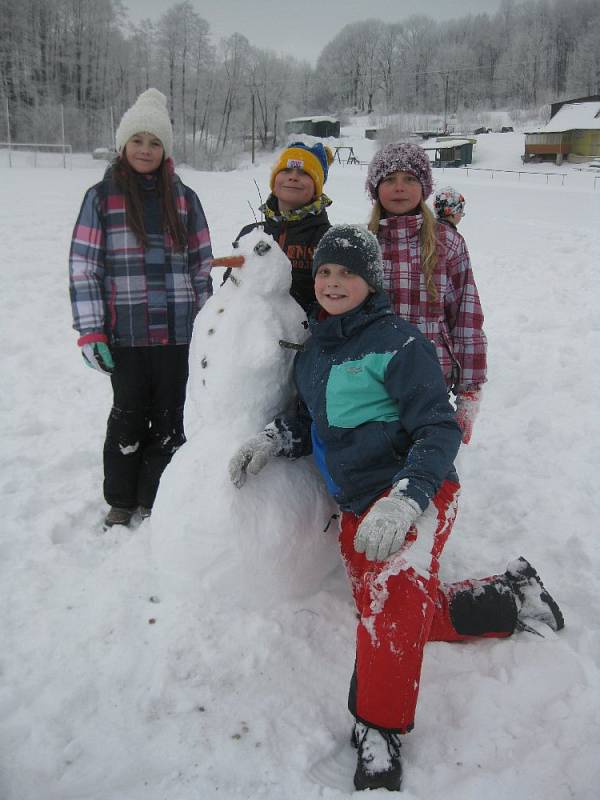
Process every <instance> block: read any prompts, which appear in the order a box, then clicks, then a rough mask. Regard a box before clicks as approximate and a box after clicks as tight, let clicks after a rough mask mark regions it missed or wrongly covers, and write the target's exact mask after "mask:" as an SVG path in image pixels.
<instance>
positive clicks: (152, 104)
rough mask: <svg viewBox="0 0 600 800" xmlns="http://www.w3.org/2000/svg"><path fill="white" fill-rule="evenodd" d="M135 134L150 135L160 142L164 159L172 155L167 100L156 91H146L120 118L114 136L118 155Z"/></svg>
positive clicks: (171, 135)
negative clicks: (163, 151)
mask: <svg viewBox="0 0 600 800" xmlns="http://www.w3.org/2000/svg"><path fill="white" fill-rule="evenodd" d="M136 133H151V134H152V135H153V136H156V137H157V138H158V139H160V140H161V142H162V146H163V147H164V149H165V158H171V156H172V155H173V128H172V127H171V120H170V119H169V112H168V111H167V98H166V97H165V96H164V94H163V93H162V92H159V91H158V89H146V91H145V92H142V93H141V95H140V96H139V97H138V99H137V100H136V101H135V103H134V104H133V105H132V106H131V108H128V109H127V111H126V112H125V113H124V114H123V116H122V117H121V122H120V123H119V127H118V128H117V133H116V134H115V144H116V146H117V151H118V152H119V153H121V152H122V151H123V148H124V147H125V145H126V144H127V142H128V141H129V140H130V139H131V137H132V136H135V134H136Z"/></svg>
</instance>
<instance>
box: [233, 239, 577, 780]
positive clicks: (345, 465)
mask: <svg viewBox="0 0 600 800" xmlns="http://www.w3.org/2000/svg"><path fill="white" fill-rule="evenodd" d="M313 276H314V281H315V294H316V298H317V301H318V303H319V306H320V308H317V310H316V312H315V313H313V314H312V315H311V318H310V329H311V334H312V336H311V338H310V339H309V340H308V341H307V343H306V344H305V346H304V350H303V351H302V352H300V353H298V355H297V357H296V361H295V365H294V377H295V382H296V387H297V390H298V396H299V399H298V407H297V413H296V415H295V416H291V417H281V418H278V419H276V420H274V422H272V423H271V424H270V425H268V426H267V427H266V428H265V430H264V431H263V432H262V433H261V434H259V435H258V436H256V437H254V438H253V439H251V440H250V441H248V442H247V443H246V444H245V445H243V446H242V447H241V448H240V449H239V451H238V452H237V453H236V455H235V456H234V457H233V459H232V460H231V462H230V466H229V469H230V475H231V479H232V481H233V483H234V484H235V485H236V486H237V487H241V486H242V485H243V484H244V482H245V480H246V476H247V473H251V474H256V473H257V472H258V471H259V470H260V469H262V467H263V466H264V465H265V464H266V462H267V460H268V458H269V457H270V456H279V455H285V456H288V457H291V458H297V457H299V456H304V455H308V454H309V453H311V452H312V454H313V457H314V459H315V461H316V463H317V465H318V466H319V468H320V470H321V472H322V474H323V476H324V478H325V481H326V483H327V486H328V489H329V491H330V492H331V494H332V495H333V497H334V498H335V500H336V501H337V503H338V504H339V506H340V508H341V510H342V515H341V520H340V535H339V541H340V547H341V551H342V556H343V559H344V562H345V565H346V569H347V572H348V575H349V577H350V581H351V583H352V591H353V594H354V600H355V603H356V607H357V610H358V614H359V623H358V629H357V644H356V661H355V668H354V675H353V678H352V682H351V686H350V697H349V708H350V711H351V713H352V714H353V716H354V718H355V720H356V722H355V725H354V729H353V733H352V743H353V744H354V745H355V746H356V748H357V753H358V763H357V767H356V773H355V776H354V784H355V786H356V788H357V789H376V788H387V789H390V790H399V789H400V784H401V778H402V766H401V762H400V743H401V736H402V734H406V733H408V732H409V731H410V730H411V729H412V727H413V723H414V714H415V707H416V703H417V695H418V690H419V679H420V672H421V663H422V657H423V648H424V645H425V643H426V642H427V641H432V640H437V641H464V640H466V639H471V638H473V636H477V635H485V636H497V637H503V636H508V635H510V634H511V633H512V632H513V631H514V630H515V629H516V628H519V627H520V628H523V627H525V625H524V623H523V619H525V618H528V617H535V618H537V619H542V620H543V621H544V622H546V623H547V624H548V625H550V626H551V627H552V628H554V629H555V630H558V629H560V628H562V627H563V625H564V622H563V618H562V615H561V613H560V610H559V608H558V606H557V605H556V603H555V602H554V601H553V600H552V598H551V597H550V596H549V595H548V593H547V592H546V591H545V589H544V587H543V585H542V583H541V581H540V579H539V577H538V575H537V573H536V571H535V570H534V569H533V567H532V566H531V565H530V564H529V563H528V562H527V561H525V559H522V558H521V559H516V560H515V561H513V562H511V564H509V567H508V570H507V572H506V573H504V574H502V575H497V576H493V577H490V578H486V579H484V580H483V581H478V582H477V584H476V585H475V584H474V582H469V581H466V582H465V581H463V582H461V583H460V584H456V585H453V586H444V585H442V584H440V581H439V578H438V572H439V558H440V555H441V552H442V550H443V547H444V545H445V543H446V540H447V538H448V536H449V534H450V531H451V529H452V524H453V522H454V518H455V516H456V508H457V497H458V492H459V484H458V477H457V475H456V472H455V470H454V465H453V461H454V458H455V456H456V453H457V452H458V448H459V445H460V441H461V430H460V428H459V426H458V424H457V423H456V420H455V414H454V410H453V409H452V406H451V405H450V403H449V401H448V393H447V389H446V384H445V382H444V378H443V376H442V372H441V369H440V366H439V363H438V360H437V357H436V353H435V348H434V347H433V345H432V344H431V342H429V341H428V340H427V339H426V338H425V337H424V336H423V335H422V334H421V333H420V332H419V330H418V329H417V328H416V327H414V326H413V325H411V324H410V323H408V322H405V321H404V320H402V319H400V318H399V317H397V316H395V315H394V314H393V313H392V311H391V309H390V304H389V300H388V297H387V294H386V293H385V291H383V288H382V286H383V275H382V262H381V251H380V249H379V244H378V242H377V239H376V238H375V236H373V234H371V233H370V232H368V231H367V230H364V229H361V228H358V227H354V226H349V225H338V226H335V227H333V228H331V229H330V230H329V231H328V232H327V233H326V234H325V235H324V236H323V238H322V239H321V242H320V244H319V246H318V248H317V250H316V253H315V258H314V263H313Z"/></svg>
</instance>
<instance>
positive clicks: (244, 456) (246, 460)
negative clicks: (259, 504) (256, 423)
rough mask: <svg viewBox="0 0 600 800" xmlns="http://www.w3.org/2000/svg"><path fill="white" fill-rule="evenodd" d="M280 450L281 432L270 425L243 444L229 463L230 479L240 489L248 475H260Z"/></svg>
mask: <svg viewBox="0 0 600 800" xmlns="http://www.w3.org/2000/svg"><path fill="white" fill-rule="evenodd" d="M279 448H280V436H279V431H278V430H277V428H276V427H275V426H274V425H269V426H267V427H266V428H265V430H264V431H263V432H262V433H259V434H258V436H254V437H253V438H252V439H249V440H248V441H247V442H246V443H245V444H243V445H242V446H241V447H240V448H239V450H238V451H237V452H236V454H235V455H234V456H233V458H232V459H231V461H230V462H229V477H230V478H231V482H232V483H233V485H234V486H236V487H237V488H238V489H241V488H242V486H243V485H244V484H245V483H246V477H247V473H248V472H249V473H251V474H252V475H256V474H258V473H259V472H260V471H261V469H262V468H263V467H264V466H265V464H266V463H267V461H268V460H269V458H270V457H271V456H274V455H275V454H276V453H277V451H278V450H279Z"/></svg>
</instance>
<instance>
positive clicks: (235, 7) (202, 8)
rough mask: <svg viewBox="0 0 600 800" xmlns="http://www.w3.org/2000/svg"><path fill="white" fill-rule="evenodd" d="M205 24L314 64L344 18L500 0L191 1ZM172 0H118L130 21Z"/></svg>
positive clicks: (435, 12) (396, 17)
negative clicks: (122, 0) (238, 34)
mask: <svg viewBox="0 0 600 800" xmlns="http://www.w3.org/2000/svg"><path fill="white" fill-rule="evenodd" d="M191 3H192V5H193V6H194V8H195V9H196V11H197V12H198V14H200V16H201V17H203V18H204V19H205V20H206V21H207V22H208V23H209V24H210V30H211V33H212V35H213V39H214V41H215V43H217V42H218V40H219V39H220V38H221V37H223V36H230V35H231V34H232V33H236V32H237V33H242V34H244V36H245V37H246V38H247V39H248V40H249V41H250V44H252V45H254V46H255V47H261V48H269V49H271V50H275V51H276V52H278V53H286V54H290V55H293V56H294V57H295V58H298V59H300V60H306V61H310V62H311V63H313V64H314V62H315V61H316V60H317V58H318V56H319V54H320V52H321V50H322V49H323V47H324V46H325V45H326V44H327V42H329V41H331V39H333V37H334V36H335V35H336V34H337V33H338V32H339V31H340V30H341V29H342V28H343V27H344V25H347V24H348V23H350V22H358V21H360V20H365V19H369V18H372V17H375V18H376V19H381V20H383V21H384V22H398V21H400V20H402V19H405V18H406V17H410V16H412V15H413V14H425V15H426V16H430V17H433V18H436V19H453V18H457V17H463V16H466V15H467V14H477V13H482V12H484V11H487V12H491V13H493V12H495V11H497V10H498V8H499V7H500V3H501V0H460V2H458V3H453V2H451V0H376V2H373V0H371V1H370V2H369V0H295V2H293V3H292V2H289V0H288V1H287V2H286V0H216V1H215V0H191ZM175 4H176V0H172V2H168V1H167V0H124V5H125V6H126V7H127V8H128V9H129V16H130V18H131V19H132V20H133V21H134V22H139V21H140V20H142V19H144V18H150V19H152V20H153V21H155V20H157V19H158V18H159V17H160V15H161V14H162V13H163V12H164V11H166V10H167V9H169V8H171V7H172V6H174V5H175Z"/></svg>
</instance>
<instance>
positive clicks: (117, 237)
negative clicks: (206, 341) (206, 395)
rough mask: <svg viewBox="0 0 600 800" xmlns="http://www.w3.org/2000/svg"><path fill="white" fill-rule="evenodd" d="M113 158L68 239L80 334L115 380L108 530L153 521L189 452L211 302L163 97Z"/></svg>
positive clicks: (93, 362)
mask: <svg viewBox="0 0 600 800" xmlns="http://www.w3.org/2000/svg"><path fill="white" fill-rule="evenodd" d="M116 145H117V150H118V157H117V158H116V160H115V161H114V163H113V164H111V166H110V167H109V168H108V170H107V171H106V174H105V175H104V178H103V179H102V180H101V181H100V182H99V183H97V184H96V185H95V186H92V187H91V189H89V190H88V191H87V193H86V195H85V197H84V199H83V204H82V206H81V210H80V212H79V217H78V219H77V223H76V225H75V229H74V231H73V239H72V243H71V253H70V294H71V304H72V309H73V327H74V328H75V330H77V331H78V333H79V340H78V344H79V346H80V347H81V351H82V355H83V358H84V360H85V363H86V364H87V365H88V366H90V367H93V368H94V369H96V370H98V371H100V372H103V373H105V374H107V375H110V378H111V381H112V388H113V407H112V410H111V412H110V416H109V418H108V427H107V432H106V439H105V442H104V497H105V499H106V502H107V503H108V505H109V506H110V510H109V512H108V514H107V516H106V518H105V524H106V525H107V526H111V525H118V524H121V525H128V524H129V523H130V521H131V519H132V517H133V515H134V514H135V513H136V512H138V514H139V515H140V516H141V517H142V518H143V517H145V516H148V515H149V514H150V510H151V508H152V505H153V503H154V498H155V496H156V492H157V490H158V484H159V481H160V476H161V475H162V472H163V470H164V469H165V467H166V466H167V464H168V463H169V461H170V460H171V457H172V456H173V453H174V452H175V451H176V450H177V448H178V447H180V446H181V445H182V444H183V443H184V442H185V435H184V430H183V406H184V402H185V392H186V383H187V378H188V353H189V344H190V339H191V335H192V326H193V322H194V318H195V316H196V314H197V313H198V311H199V309H200V308H201V307H202V306H203V305H204V303H205V302H206V300H207V299H208V297H210V295H211V294H212V284H211V279H210V267H211V259H212V251H211V245H210V235H209V230H208V225H207V223H206V218H205V216H204V211H203V210H202V206H201V204H200V201H199V199H198V197H197V195H196V194H195V192H193V191H192V189H190V188H189V187H188V186H185V185H184V184H183V183H182V182H181V180H180V178H179V177H178V176H177V175H176V174H175V172H174V168H173V160H172V155H173V130H172V127H171V121H170V119H169V114H168V112H167V101H166V98H165V96H164V95H163V94H162V93H161V92H159V91H158V90H157V89H148V90H147V91H145V92H143V93H142V94H141V95H140V96H139V97H138V99H137V100H136V102H135V103H134V104H133V105H132V106H131V108H129V109H128V110H127V111H126V112H125V113H124V114H123V118H122V119H121V122H120V124H119V127H118V128H117V133H116Z"/></svg>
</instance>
